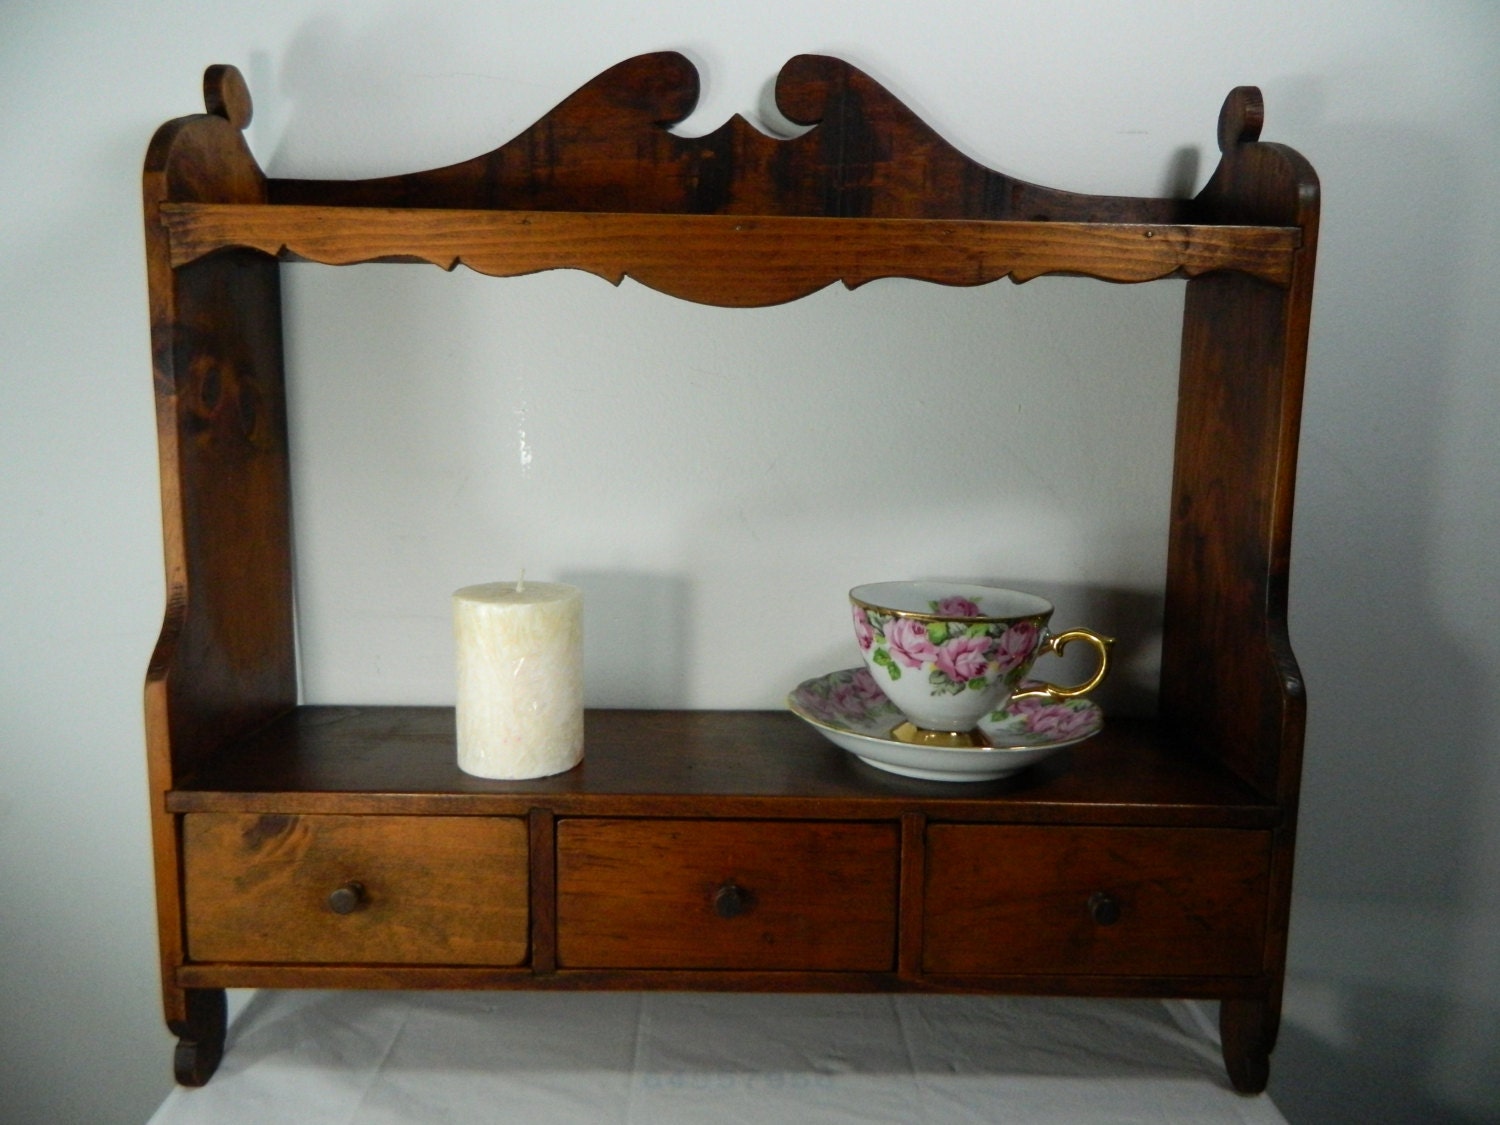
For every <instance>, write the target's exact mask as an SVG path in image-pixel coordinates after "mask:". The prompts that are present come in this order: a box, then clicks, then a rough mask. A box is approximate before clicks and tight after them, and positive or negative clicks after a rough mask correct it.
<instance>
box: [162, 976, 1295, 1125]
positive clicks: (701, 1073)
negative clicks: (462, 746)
mask: <svg viewBox="0 0 1500 1125" xmlns="http://www.w3.org/2000/svg"><path fill="white" fill-rule="evenodd" d="M1213 1010H1214V1009H1213V1007H1212V1006H1211V1005H1210V1006H1207V1008H1206V1010H1205V1008H1203V1007H1199V1006H1197V1005H1193V1004H1189V1003H1186V1002H1182V1001H1168V1002H1161V1001H1154V1000H1093V999H1088V1000H1075V999H1048V998H1031V997H1025V998H1022V997H988V996H942V995H738V994H703V993H636V992H594V993H555V992H554V993H545V992H479V993H476V992H454V993H440V992H291V991H286V992H283V991H265V992H257V993H254V994H253V995H252V996H251V997H250V999H249V1001H248V1003H246V1004H245V1006H244V1007H243V1009H242V1010H241V1011H239V1013H238V1014H237V1015H236V1016H235V1018H234V1019H233V1021H232V1023H231V1025H230V1030H229V1037H228V1044H227V1048H226V1051H225V1055H224V1061H223V1063H222V1064H221V1066H220V1068H219V1072H218V1074H217V1075H215V1076H214V1078H213V1079H212V1080H211V1081H210V1082H209V1084H208V1085H207V1086H205V1087H203V1088H201V1089H197V1090H188V1089H182V1088H179V1089H176V1090H174V1091H173V1092H172V1093H171V1094H170V1095H168V1097H167V1099H166V1101H165V1102H163V1103H162V1105H161V1107H160V1109H158V1111H157V1112H156V1114H155V1115H154V1116H153V1117H152V1119H151V1123H150V1125H190V1123H191V1125H210V1123H211V1125H252V1123H253V1125H269V1123H281V1122H296V1123H297V1125H356V1123H357V1125H386V1123H397V1122H401V1123H404V1122H421V1123H423V1125H435V1123H440V1122H455V1123H463V1125H484V1123H489V1122H495V1123H503V1122H524V1123H526V1125H548V1123H552V1122H558V1123H573V1122H580V1123H586V1125H616V1123H618V1125H675V1123H679V1122H681V1123H692V1125H702V1123H717V1122H725V1123H731V1122H732V1123H735V1125H751V1123H761V1122H776V1123H778V1125H780V1123H788V1122H789V1123H793V1125H825V1123H826V1125H835V1123H838V1125H852V1123H856V1122H899V1123H901V1125H963V1123H967V1122H1017V1123H1027V1125H1030V1123H1032V1122H1043V1123H1051V1122H1056V1123H1058V1125H1087V1123H1088V1122H1095V1121H1098V1122H1106V1121H1107V1122H1110V1123H1111V1125H1131V1123H1140V1125H1147V1123H1149V1125H1177V1123H1182V1125H1189V1123H1191V1125H1205V1123H1211V1122H1220V1121H1223V1122H1241V1123H1253V1125H1262V1123H1266V1125H1277V1123H1280V1125H1285V1118H1283V1117H1282V1116H1281V1114H1280V1113H1279V1112H1278V1111H1277V1110H1276V1107H1275V1106H1274V1105H1273V1104H1272V1103H1271V1101H1270V1100H1269V1099H1268V1098H1266V1097H1264V1096H1261V1097H1256V1098H1247V1097H1243V1096H1241V1095H1239V1094H1236V1093H1235V1092H1234V1091H1233V1090H1232V1089H1231V1088H1230V1087H1229V1084H1228V1080H1227V1079H1226V1077H1225V1075H1224V1072H1223V1064H1222V1063H1221V1061H1220V1058H1219V1049H1218V1045H1217V1042H1216V1040H1215V1036H1214V1031H1213V1028H1212V1026H1211V1024H1210V1023H1209V1022H1208V1019H1207V1018H1206V1017H1207V1015H1208V1014H1209V1013H1212V1012H1213Z"/></svg>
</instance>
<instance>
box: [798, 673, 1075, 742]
mask: <svg viewBox="0 0 1500 1125" xmlns="http://www.w3.org/2000/svg"><path fill="white" fill-rule="evenodd" d="M1021 686H1022V687H1024V686H1025V685H1024V684H1023V685H1021ZM796 701H797V704H798V706H799V707H801V708H802V709H803V710H804V711H806V712H807V713H808V714H809V715H812V716H813V717H814V718H816V719H818V720H819V721H821V722H825V723H829V724H832V725H834V726H842V727H845V728H847V729H851V730H863V729H866V728H868V730H869V731H871V732H874V731H876V730H879V731H882V732H883V731H884V730H886V729H887V728H889V726H890V725H891V723H892V721H894V719H895V718H896V716H897V715H898V714H899V712H898V711H897V710H896V705H895V704H893V703H892V702H891V701H890V700H889V699H887V698H886V695H885V693H884V692H883V691H881V690H880V685H879V684H877V683H876V682H875V678H874V677H873V676H871V675H870V670H869V669H868V668H850V669H846V670H845V671H842V672H835V673H833V674H831V675H829V676H825V677H823V678H821V679H818V680H809V681H808V682H807V683H805V684H803V685H802V686H801V687H800V688H798V689H797V692H796ZM989 722H991V723H996V724H999V727H998V730H999V731H1002V732H1003V731H1024V732H1027V733H1030V734H1036V735H1041V736H1043V737H1045V738H1047V739H1048V740H1049V741H1055V742H1062V741H1065V740H1068V739H1073V738H1081V737H1086V736H1087V735H1090V734H1093V733H1094V732H1095V731H1096V730H1098V728H1099V726H1100V725H1101V722H1102V716H1101V715H1100V713H1099V708H1098V707H1096V706H1095V705H1094V704H1092V703H1090V702H1089V701H1088V700H1086V699H1065V700H1061V701H1059V702H1056V703H1053V702H1049V701H1048V700H1045V699H1016V700H1013V701H1012V702H1011V703H1010V704H1009V705H1008V706H1007V707H1006V708H1005V710H1003V711H996V712H994V713H993V714H992V715H990V716H989Z"/></svg>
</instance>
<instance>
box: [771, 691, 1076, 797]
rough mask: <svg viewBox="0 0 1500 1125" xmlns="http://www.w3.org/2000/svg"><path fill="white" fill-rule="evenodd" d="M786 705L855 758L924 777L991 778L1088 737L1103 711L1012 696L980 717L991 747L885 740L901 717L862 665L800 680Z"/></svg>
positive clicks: (1071, 702) (905, 774)
mask: <svg viewBox="0 0 1500 1125" xmlns="http://www.w3.org/2000/svg"><path fill="white" fill-rule="evenodd" d="M787 706H788V707H790V708H791V710H792V713H793V714H794V715H796V716H797V717H798V718H800V719H805V720H806V721H807V722H809V723H811V724H812V725H813V726H814V727H816V728H817V729H818V730H819V731H820V732H821V733H822V734H823V736H824V737H825V738H827V739H828V740H829V741H830V742H832V743H833V744H834V745H835V746H839V747H841V748H842V749H844V750H847V751H849V753H851V754H853V755H854V756H855V757H856V758H858V759H859V760H860V761H862V762H865V763H867V764H869V765H872V766H874V767H875V768H876V769H881V770H885V771H886V772H888V773H895V774H900V775H902V776H903V777H919V778H922V779H924V780H927V781H992V780H994V779H995V778H997V777H1005V776H1006V775H1007V774H1012V773H1015V772H1017V771H1018V770H1022V769H1025V768H1026V767H1027V766H1030V765H1033V764H1035V763H1036V762H1039V761H1041V760H1042V759H1043V758H1046V757H1048V756H1049V755H1051V754H1052V753H1054V752H1055V751H1057V750H1061V749H1062V748H1063V747H1064V746H1073V745H1075V744H1076V743H1079V742H1082V741H1084V740H1085V739H1087V738H1092V737H1093V736H1094V735H1096V734H1098V733H1099V731H1100V730H1102V729H1103V727H1104V713H1103V712H1102V711H1100V710H1099V706H1098V704H1096V703H1093V702H1090V701H1089V700H1088V699H1086V698H1082V697H1078V698H1074V699H1065V700H1062V701H1061V702H1058V703H1048V702H1046V701H1045V700H1041V699H1017V700H1013V701H1012V702H1011V704H1010V705H1009V706H1007V707H1006V708H1004V709H1002V710H1000V711H994V712H992V713H990V714H989V715H988V716H986V717H985V718H984V719H981V720H980V722H979V729H980V730H981V731H983V732H984V734H985V735H986V736H987V737H988V738H989V740H990V742H991V743H993V745H991V746H979V747H963V748H954V749H947V748H942V747H934V746H913V745H910V744H909V743H905V742H898V741H896V739H894V738H893V737H891V729H892V728H893V727H895V726H896V725H897V724H898V723H900V722H901V721H902V719H903V716H902V714H901V712H900V711H898V710H897V709H896V705H895V704H894V703H892V702H891V701H890V700H889V699H887V698H886V696H885V693H884V692H882V691H881V690H880V688H879V686H878V685H877V684H876V683H875V679H874V677H872V676H871V675H870V670H869V669H868V668H864V667H860V668H845V669H844V670H843V671H841V672H830V673H828V675H826V676H819V677H817V678H816V679H812V680H808V681H806V682H805V683H802V684H799V685H798V686H797V689H796V690H795V691H793V692H792V693H791V694H790V695H789V696H787Z"/></svg>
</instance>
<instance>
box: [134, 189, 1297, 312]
mask: <svg viewBox="0 0 1500 1125" xmlns="http://www.w3.org/2000/svg"><path fill="white" fill-rule="evenodd" d="M162 221H163V223H164V224H165V225H166V227H167V229H168V231H169V233H170V238H171V244H172V260H173V263H174V264H175V265H185V264H187V263H188V262H192V261H196V260H198V259H199V258H201V257H203V256H205V255H208V254H212V253H215V252H217V251H219V250H222V249H224V248H225V247H231V246H234V247H251V248H253V249H257V250H261V251H263V252H265V253H267V254H276V255H281V256H283V257H288V258H295V259H301V260H306V261H313V262H320V263H322V264H324V265H350V264H353V263H358V262H380V261H384V262H390V261H423V262H428V263H430V264H432V265H436V266H439V267H441V268H443V269H452V268H454V267H455V266H457V265H460V264H462V265H465V266H467V267H469V268H470V269H473V270H475V271H477V272H479V273H485V274H491V275H493V276H499V277H512V276H517V275H521V274H528V273H536V272H538V271H541V270H551V269H579V270H584V271H586V272H589V273H593V274H597V275H598V276H599V277H602V278H604V279H605V280H606V281H609V282H610V283H611V284H615V285H618V284H619V283H620V282H621V281H622V280H623V279H624V278H626V277H630V278H632V279H634V280H636V281H638V282H640V283H641V284H643V285H647V286H649V287H651V288H652V289H656V290H659V291H661V292H663V293H668V294H671V295H672V296H674V297H680V298H682V299H684V300H689V301H696V302H698V303H701V304H712V305H722V306H729V307H751V306H761V305H773V304H780V303H782V302H785V301H791V300H795V299H797V298H798V297H804V296H806V295H808V294H809V293H812V292H815V291H816V290H818V289H822V288H824V287H826V286H828V285H832V284H835V283H841V284H843V285H844V286H845V287H847V288H850V289H853V288H856V287H858V286H860V285H864V284H866V283H867V282H870V281H874V280H877V279H879V278H886V277H904V278H913V279H916V280H921V281H932V282H937V283H939V284H943V285H983V284H986V283H988V282H992V281H995V280H997V279H999V278H1002V277H1009V278H1010V279H1011V280H1012V281H1016V282H1023V281H1029V280H1031V279H1032V278H1035V277H1038V276H1041V275H1042V274H1049V273H1068V274H1077V275H1086V276H1089V277H1095V278H1099V279H1101V280H1104V281H1118V282H1142V281H1154V280H1157V279H1160V278H1163V277H1170V276H1182V277H1195V276H1197V275H1199V274H1202V273H1206V272H1210V271H1216V270H1239V271H1244V272H1247V273H1250V274H1253V275H1254V276H1257V277H1261V278H1263V279H1265V280H1268V281H1271V282H1273V283H1279V284H1284V283H1285V282H1286V281H1287V279H1288V278H1289V276H1290V269H1291V252H1292V250H1293V249H1295V247H1296V245H1297V241H1298V232H1297V231H1296V230H1295V229H1291V228H1276V227H1213V226H1170V225H1150V224H1124V223H1094V224H1088V223H1019V222H1006V223H1000V222H977V221H968V220H932V219H827V218H803V217H782V216H755V217H739V216H730V217H725V216H718V215H671V216H667V215H635V214H593V213H589V214H572V213H566V212H563V213H549V212H544V211H517V212H510V211H505V212H494V211H471V210H468V211H440V210H430V209H424V210H417V209H408V210H401V209H396V208H349V207H345V208H338V207H298V206H281V207H235V206H221V205H215V204H186V205H171V204H169V205H166V206H164V207H163V209H162Z"/></svg>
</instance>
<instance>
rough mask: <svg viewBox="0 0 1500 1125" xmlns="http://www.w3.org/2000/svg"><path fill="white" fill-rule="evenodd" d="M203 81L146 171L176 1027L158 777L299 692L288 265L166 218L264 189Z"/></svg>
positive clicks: (170, 775)
mask: <svg viewBox="0 0 1500 1125" xmlns="http://www.w3.org/2000/svg"><path fill="white" fill-rule="evenodd" d="M204 94H205V104H206V106H207V108H208V112H206V113H202V114H194V115H192V116H189V117H184V118H180V119H178V120H176V121H171V122H168V123H167V124H165V125H163V126H162V127H161V128H160V129H158V130H157V132H156V134H155V136H154V137H153V138H152V141H151V144H150V147H149V148H148V150H147V153H146V159H145V166H144V169H143V172H142V182H141V186H142V203H143V209H144V215H145V248H146V278H147V293H148V296H149V302H150V303H149V311H150V319H151V359H152V370H153V384H154V389H155V398H156V426H157V443H158V449H159V460H160V471H161V501H162V539H163V553H164V563H165V586H166V598H165V601H166V608H165V612H164V615H163V620H162V627H161V632H160V636H159V638H158V641H157V644H156V648H155V650H154V652H153V653H152V656H151V660H150V664H149V667H148V670H147V674H146V685H145V721H146V752H147V764H148V771H149V778H150V788H151V792H152V796H153V799H152V804H151V831H152V840H153V853H154V862H155V870H156V889H157V922H158V931H159V933H160V949H161V963H162V986H163V1005H164V1009H165V1015H166V1018H167V1022H168V1025H169V1026H174V1027H182V1026H196V1025H197V1024H198V1023H201V1022H202V1021H201V1019H200V1018H199V1016H198V1015H195V1013H198V1012H201V1010H202V1009H203V1006H204V1001H203V999H202V998H201V997H194V996H191V995H189V994H188V993H186V992H184V990H183V989H181V988H179V987H177V986H176V984H175V982H174V980H173V970H174V969H175V967H176V966H177V965H178V964H180V963H181V961H182V959H183V956H184V953H183V948H182V942H183V936H182V935H183V918H182V903H181V890H180V855H179V852H178V834H177V821H176V818H175V817H173V816H171V815H169V814H168V813H167V811H166V808H165V802H164V794H165V793H167V792H168V791H170V790H171V788H172V787H173V785H174V784H175V783H176V781H177V779H178V778H179V777H181V776H183V775H185V774H186V773H188V772H190V771H191V770H192V769H193V768H194V767H195V766H197V765H199V764H201V763H203V762H205V761H207V760H210V759H211V758H212V757H213V756H214V754H215V753H217V752H218V751H219V750H221V749H222V748H223V747H224V746H225V745H226V744H227V743H229V742H232V741H234V740H235V739H237V738H239V737H240V736H242V735H243V734H245V733H246V732H247V731H250V730H253V729H254V728H256V727H258V726H261V725H262V724H264V723H265V722H266V721H267V720H269V719H270V718H272V717H273V716H274V715H276V714H278V713H280V712H282V711H285V710H286V709H287V708H289V707H291V706H292V705H293V704H295V702H296V669H295V658H294V653H293V637H292V605H291V553H290V551H291V537H290V524H289V517H288V512H287V507H288V501H287V496H288V484H287V481H288V470H287V459H286V437H285V417H284V411H285V391H284V387H283V380H282V366H281V364H282V359H281V298H280V279H279V274H278V267H277V264H276V262H275V260H274V259H273V258H270V257H268V256H266V255H264V254H260V253H257V252H255V251H250V250H235V251H227V252H225V253H224V254H220V255H215V256H214V258H213V259H212V260H206V261H203V262H199V263H195V264H194V265H192V266H190V267H187V268H185V269H180V270H179V269H174V268H173V267H172V263H171V260H170V246H169V244H168V239H167V234H166V231H165V230H164V229H163V228H162V226H161V222H160V215H161V207H162V205H163V204H165V203H169V202H205V201H213V202H221V203H231V204H245V203H251V204H258V203H263V202H264V201H265V199H266V184H265V177H264V175H263V174H262V173H261V171H260V168H259V167H258V166H257V165H256V163H255V159H254V157H253V156H251V154H250V151H249V149H248V147H247V146H246V145H245V142H244V138H243V137H242V135H241V133H240V128H239V127H240V126H241V125H243V123H244V122H245V121H248V119H249V115H250V112H251V107H250V100H249V94H248V92H247V91H245V90H244V87H243V82H242V81H240V80H239V78H238V74H237V72H233V68H210V71H209V73H208V74H206V75H205V79H204ZM178 1034H179V1035H183V1033H181V1032H179V1033H178ZM183 1038H184V1040H185V1041H187V1042H192V1043H194V1044H196V1046H194V1047H192V1048H191V1049H190V1051H189V1052H188V1053H189V1054H190V1055H191V1056H192V1057H190V1058H187V1059H179V1063H181V1064H183V1065H182V1066H179V1071H180V1072H183V1067H184V1066H185V1067H186V1071H185V1072H186V1073H189V1074H196V1075H201V1077H202V1080H205V1081H206V1079H207V1074H208V1073H211V1072H212V1066H211V1065H208V1061H207V1060H209V1059H210V1058H211V1056H212V1054H213V1050H212V1040H213V1037H212V1036H199V1035H197V1034H196V1033H194V1034H192V1035H183ZM215 1061H216V1060H215Z"/></svg>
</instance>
